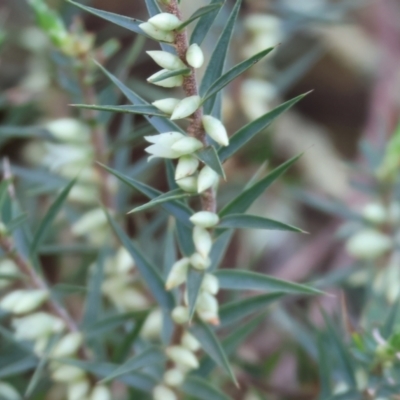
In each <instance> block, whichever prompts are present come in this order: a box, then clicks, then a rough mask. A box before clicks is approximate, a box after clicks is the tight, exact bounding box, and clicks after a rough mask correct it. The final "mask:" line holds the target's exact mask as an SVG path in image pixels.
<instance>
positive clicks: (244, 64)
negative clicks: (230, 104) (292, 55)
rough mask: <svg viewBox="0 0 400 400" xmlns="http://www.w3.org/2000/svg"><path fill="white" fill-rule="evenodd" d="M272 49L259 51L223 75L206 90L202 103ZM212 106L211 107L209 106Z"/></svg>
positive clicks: (212, 103)
mask: <svg viewBox="0 0 400 400" xmlns="http://www.w3.org/2000/svg"><path fill="white" fill-rule="evenodd" d="M273 49H274V48H273V47H270V48H268V49H265V50H263V51H260V52H259V53H257V54H256V55H254V56H253V57H250V58H249V59H247V60H245V61H243V62H241V63H240V64H238V65H236V66H234V67H233V68H231V69H230V70H229V71H228V72H226V73H225V74H223V75H222V76H221V77H218V79H217V80H216V81H215V82H214V83H213V84H212V85H211V86H210V87H209V88H208V90H207V92H206V93H205V94H204V96H203V98H202V102H203V103H204V102H205V101H206V100H208V99H209V98H210V97H212V96H215V95H216V94H217V93H218V92H220V91H221V90H222V89H223V88H224V87H225V86H226V85H228V84H229V83H230V82H232V81H233V80H234V79H235V78H237V77H238V76H239V75H241V74H243V73H244V72H245V71H247V70H248V69H249V68H251V67H252V66H253V65H254V64H256V63H258V62H259V61H260V60H262V59H263V58H264V57H265V56H266V55H267V54H269V53H270V52H271V51H272V50H273ZM211 105H212V106H211ZM211 105H210V107H214V102H211Z"/></svg>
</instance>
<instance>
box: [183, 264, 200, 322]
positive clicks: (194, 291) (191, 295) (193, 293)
mask: <svg viewBox="0 0 400 400" xmlns="http://www.w3.org/2000/svg"><path fill="white" fill-rule="evenodd" d="M203 279H204V272H202V271H196V270H195V269H194V268H190V269H189V272H188V276H187V282H186V289H187V292H188V301H189V322H190V321H191V320H192V318H193V315H194V312H195V310H196V303H197V298H198V296H199V293H200V288H201V284H202V283H203Z"/></svg>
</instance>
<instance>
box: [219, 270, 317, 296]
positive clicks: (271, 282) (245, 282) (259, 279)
mask: <svg viewBox="0 0 400 400" xmlns="http://www.w3.org/2000/svg"><path fill="white" fill-rule="evenodd" d="M214 275H215V276H216V277H217V278H218V282H219V286H220V288H221V289H229V290H265V291H268V292H280V293H291V294H323V292H321V291H320V290H318V289H314V288H312V287H310V286H307V285H302V284H300V283H294V282H289V281H284V280H282V279H278V278H274V277H272V276H269V275H265V274H260V273H258V272H252V271H243V270H237V269H222V270H220V271H216V272H215V273H214Z"/></svg>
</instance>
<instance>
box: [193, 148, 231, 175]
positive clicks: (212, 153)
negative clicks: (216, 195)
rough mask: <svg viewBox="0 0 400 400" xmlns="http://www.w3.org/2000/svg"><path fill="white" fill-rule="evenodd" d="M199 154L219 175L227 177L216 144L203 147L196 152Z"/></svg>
mask: <svg viewBox="0 0 400 400" xmlns="http://www.w3.org/2000/svg"><path fill="white" fill-rule="evenodd" d="M196 154H197V156H198V157H199V159H200V160H201V161H203V163H204V164H206V165H208V166H209V167H210V168H211V169H213V170H214V171H215V172H216V173H217V174H218V175H219V176H222V177H223V178H224V179H225V171H224V168H223V167H222V164H221V162H220V160H219V157H218V153H217V151H216V150H215V148H214V146H208V147H206V148H205V149H201V150H199V151H198V152H196Z"/></svg>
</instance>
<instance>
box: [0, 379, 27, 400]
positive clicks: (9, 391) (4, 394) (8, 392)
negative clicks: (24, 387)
mask: <svg viewBox="0 0 400 400" xmlns="http://www.w3.org/2000/svg"><path fill="white" fill-rule="evenodd" d="M0 399H3V400H21V399H22V397H21V396H20V394H19V393H18V392H17V391H16V390H15V389H14V388H13V387H12V386H11V385H10V384H8V383H6V382H0Z"/></svg>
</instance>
